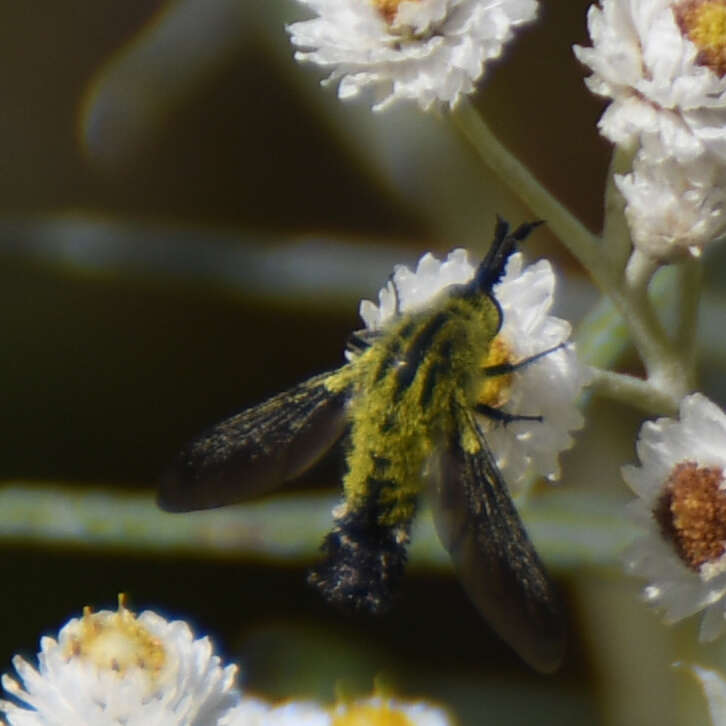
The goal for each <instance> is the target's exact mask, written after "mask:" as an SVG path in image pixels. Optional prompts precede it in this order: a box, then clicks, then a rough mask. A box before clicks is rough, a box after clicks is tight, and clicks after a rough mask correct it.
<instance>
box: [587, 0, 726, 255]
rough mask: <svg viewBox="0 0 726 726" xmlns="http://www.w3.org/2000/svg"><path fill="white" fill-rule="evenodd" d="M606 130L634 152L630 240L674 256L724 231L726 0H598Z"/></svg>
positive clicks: (593, 18) (626, 186)
mask: <svg viewBox="0 0 726 726" xmlns="http://www.w3.org/2000/svg"><path fill="white" fill-rule="evenodd" d="M588 28H589V31H590V37H591V39H592V43H593V45H592V47H591V48H582V47H577V46H576V47H575V49H574V50H575V54H576V55H577V57H578V58H579V60H580V61H582V62H583V63H585V64H586V65H587V66H589V67H590V69H591V70H592V71H593V73H592V75H591V76H590V77H589V78H588V79H587V84H588V86H589V88H590V90H592V91H593V92H594V93H597V94H599V95H602V96H607V97H609V98H611V99H612V103H611V104H610V105H609V106H608V108H607V109H606V111H605V113H604V114H603V116H602V118H601V119H600V123H599V127H600V131H601V133H602V134H603V135H604V136H605V137H606V138H608V139H609V140H610V141H612V142H613V143H615V144H617V145H619V146H621V147H624V148H628V149H632V150H633V151H634V152H635V160H634V164H633V168H632V170H631V171H630V173H629V174H626V175H621V176H616V183H617V185H618V188H619V189H620V191H621V193H622V194H623V196H624V198H625V202H626V207H625V214H626V217H627V220H628V223H629V226H630V229H631V235H632V238H633V243H634V244H635V245H636V247H638V248H640V249H641V250H642V251H644V252H645V253H646V254H648V255H649V256H651V257H653V258H655V259H657V260H660V261H664V262H665V261H672V260H676V259H678V258H679V257H682V256H683V255H684V254H691V255H694V256H698V255H699V254H700V253H701V251H702V249H703V247H704V245H706V244H707V243H708V242H710V241H712V240H714V239H717V238H719V237H721V236H723V235H724V233H726V62H725V60H724V59H726V1H725V0H601V4H600V6H596V5H593V6H592V7H591V8H590V10H589V13H588Z"/></svg>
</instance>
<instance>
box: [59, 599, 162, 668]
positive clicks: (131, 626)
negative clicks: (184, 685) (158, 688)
mask: <svg viewBox="0 0 726 726" xmlns="http://www.w3.org/2000/svg"><path fill="white" fill-rule="evenodd" d="M64 638H65V639H67V640H65V642H64V647H65V650H66V657H67V659H68V660H71V658H80V659H82V660H85V661H87V662H89V663H91V664H92V665H94V666H95V667H96V668H98V669H99V670H100V671H113V672H116V673H118V674H119V676H123V675H124V674H125V673H128V672H129V671H130V670H137V671H143V672H144V674H145V675H146V676H147V678H148V680H149V682H151V681H154V680H155V679H156V678H157V677H158V675H159V674H160V673H161V671H162V670H163V668H164V664H165V662H166V652H165V650H164V646H163V645H162V643H161V641H160V640H159V639H158V638H156V637H155V636H154V635H152V634H151V633H150V632H149V631H148V630H147V629H146V628H144V627H143V625H141V624H140V623H139V622H138V620H137V619H136V617H135V616H134V614H133V613H132V612H131V611H130V610H127V609H126V608H125V606H124V604H123V598H119V609H118V610H117V611H116V612H115V613H111V612H100V613H93V612H91V608H89V607H86V608H84V610H83V617H82V618H81V619H80V620H79V621H78V623H77V624H76V626H75V628H74V629H72V630H71V631H70V632H66V634H65V636H64Z"/></svg>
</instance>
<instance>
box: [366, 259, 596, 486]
mask: <svg viewBox="0 0 726 726" xmlns="http://www.w3.org/2000/svg"><path fill="white" fill-rule="evenodd" d="M475 270H476V268H475V267H474V266H473V265H472V264H471V263H470V262H469V259H468V256H467V253H466V250H462V249H457V250H454V251H453V252H451V253H450V254H449V255H448V257H447V258H446V259H445V260H444V261H440V260H438V259H436V258H435V257H434V256H433V255H432V254H430V253H428V254H426V255H424V256H423V257H422V258H421V259H420V261H419V263H418V266H417V267H416V270H415V271H413V270H410V269H409V268H408V267H406V266H404V265H398V266H397V267H396V268H395V270H394V272H393V275H392V276H391V279H390V280H389V281H388V283H387V284H386V286H385V287H384V288H383V289H382V290H381V291H380V293H379V295H378V300H379V304H378V306H376V305H375V304H374V303H372V302H371V301H370V300H363V301H362V302H361V305H360V315H361V318H362V319H363V322H364V323H365V325H366V329H367V330H369V331H376V330H379V329H381V328H383V327H385V326H386V325H387V324H389V323H390V322H391V321H392V320H393V319H394V318H395V317H396V315H397V314H399V313H405V312H411V311H414V310H418V309H421V308H424V307H426V306H427V305H428V304H430V302H431V300H432V299H434V298H435V297H436V296H437V295H439V294H440V293H441V292H442V291H443V290H445V289H446V288H448V287H449V286H451V285H461V284H464V283H467V282H469V281H470V280H471V279H472V278H473V276H474V272H475ZM555 281H556V280H555V274H554V271H553V269H552V265H551V264H550V263H549V262H548V261H547V260H540V261H539V262H537V263H535V264H533V265H529V266H525V265H524V258H523V256H522V254H521V253H519V252H518V253H515V254H514V255H512V256H511V257H510V259H509V262H508V264H507V268H506V271H505V274H504V276H503V277H502V279H501V280H500V282H499V283H498V284H497V285H495V286H494V296H495V297H496V299H497V302H498V303H499V305H500V307H501V309H502V314H503V315H502V327H501V330H500V331H499V333H498V335H497V337H496V338H495V340H494V343H493V344H492V346H491V353H490V357H491V360H487V361H483V362H482V365H493V364H501V363H516V362H518V361H520V360H523V359H526V358H530V357H532V356H535V355H537V354H538V353H541V352H543V351H546V350H551V349H552V348H555V347H556V346H558V345H562V347H561V348H559V349H557V350H553V351H552V352H551V353H548V354H547V355H545V356H543V357H542V358H540V359H539V360H537V361H536V362H533V363H532V364H531V365H527V366H525V367H523V368H521V369H520V370H517V371H515V372H514V373H513V374H512V375H511V376H501V377H497V378H495V379H491V382H493V385H487V386H486V387H485V388H484V390H483V391H482V397H481V401H482V403H486V404H487V405H489V406H491V407H494V408H504V409H505V410H506V411H508V412H509V413H515V414H527V415H531V414H534V415H539V416H542V421H515V422H512V423H510V424H507V425H506V426H502V425H500V424H498V422H496V421H493V420H491V419H490V418H487V417H486V416H483V415H480V416H478V420H479V425H480V426H481V428H482V430H483V431H484V432H485V433H486V437H487V442H488V443H489V445H490V446H491V449H492V451H493V453H494V455H495V457H496V460H497V465H498V466H499V468H500V470H501V472H502V474H503V475H504V478H505V480H506V481H507V483H508V484H509V486H510V487H511V488H512V489H513V490H514V491H515V492H516V489H517V487H518V486H520V485H521V484H522V483H523V482H524V481H525V480H526V479H527V478H529V477H530V476H531V475H533V474H536V475H540V476H545V477H547V478H549V479H557V478H558V477H559V474H560V467H559V463H558V456H559V453H560V452H561V451H563V450H564V449H568V448H569V447H570V446H572V443H573V442H572V437H571V436H570V432H571V431H573V430H575V429H578V428H581V427H582V425H583V417H582V414H581V413H580V411H579V409H578V408H577V406H576V405H575V403H576V400H577V398H578V396H579V394H580V392H581V390H582V387H583V386H584V385H585V384H586V383H587V382H588V380H589V369H587V368H586V367H585V366H583V365H582V364H581V363H580V362H579V360H578V358H577V355H576V353H575V348H574V345H573V344H571V343H569V344H566V345H565V343H566V341H567V340H568V338H569V337H570V333H571V330H572V329H571V326H570V324H569V323H568V322H567V321H566V320H562V319H561V318H557V317H554V316H553V315H550V314H549V313H550V310H551V308H552V305H553V303H554V292H555Z"/></svg>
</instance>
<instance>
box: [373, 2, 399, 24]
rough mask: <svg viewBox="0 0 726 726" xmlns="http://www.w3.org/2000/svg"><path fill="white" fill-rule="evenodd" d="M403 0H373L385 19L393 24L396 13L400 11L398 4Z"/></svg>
mask: <svg viewBox="0 0 726 726" xmlns="http://www.w3.org/2000/svg"><path fill="white" fill-rule="evenodd" d="M402 2H403V0H373V5H374V7H376V8H377V10H378V12H379V13H380V14H381V15H382V16H383V18H384V19H385V21H386V22H387V23H388V24H389V25H391V23H393V21H394V20H395V19H396V13H397V12H398V6H399V5H400V4H401V3H402Z"/></svg>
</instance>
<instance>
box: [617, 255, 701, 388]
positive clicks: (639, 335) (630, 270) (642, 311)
mask: <svg viewBox="0 0 726 726" xmlns="http://www.w3.org/2000/svg"><path fill="white" fill-rule="evenodd" d="M659 267H660V263H658V262H657V261H656V260H654V259H653V258H652V257H650V256H649V255H647V254H645V253H644V252H642V251H641V250H640V249H638V248H637V247H636V248H634V249H633V252H632V254H631V256H630V259H629V260H628V264H627V267H626V269H625V278H624V288H625V289H624V293H625V296H626V300H627V303H628V305H627V308H626V310H627V313H626V322H627V323H628V325H629V328H630V332H631V336H632V338H633V342H634V343H635V345H636V347H637V349H638V352H639V354H640V357H641V360H642V361H643V365H644V366H645V371H646V374H647V378H648V382H649V383H650V384H651V385H652V386H654V387H655V388H657V389H658V390H660V391H661V392H662V393H663V394H664V395H665V396H667V397H670V398H672V399H675V400H680V399H681V398H682V397H683V396H684V395H685V394H686V393H687V392H688V391H689V390H690V388H691V387H692V381H691V376H690V371H689V366H688V361H687V360H685V359H684V357H683V356H682V355H681V353H680V351H679V350H678V348H677V347H676V346H674V345H673V344H672V343H671V341H670V340H669V339H668V336H667V334H666V332H665V330H664V328H663V326H662V324H661V322H660V320H659V319H658V316H657V314H656V312H655V308H654V307H653V303H652V301H651V298H650V295H649V292H648V288H649V286H650V282H651V280H652V278H653V275H654V274H655V272H656V271H657V270H658V269H659Z"/></svg>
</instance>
